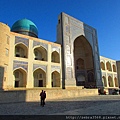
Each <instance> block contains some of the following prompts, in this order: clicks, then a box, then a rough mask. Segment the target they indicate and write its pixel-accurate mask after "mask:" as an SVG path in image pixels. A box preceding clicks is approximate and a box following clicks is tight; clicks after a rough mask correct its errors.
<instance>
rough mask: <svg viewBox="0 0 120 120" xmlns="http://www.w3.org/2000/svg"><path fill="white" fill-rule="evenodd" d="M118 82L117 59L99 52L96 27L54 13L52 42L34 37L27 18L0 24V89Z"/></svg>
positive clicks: (114, 84) (119, 67) (34, 28)
mask: <svg viewBox="0 0 120 120" xmlns="http://www.w3.org/2000/svg"><path fill="white" fill-rule="evenodd" d="M119 84H120V62H119V61H115V60H112V59H109V58H105V57H102V56H100V55H99V45H98V39H97V32H96V29H94V28H93V27H91V26H89V25H87V24H85V23H83V22H81V21H79V20H77V19H75V18H73V17H71V16H69V15H67V14H66V13H61V14H60V15H59V16H58V24H57V40H56V42H50V41H47V40H43V39H40V38H38V29H37V26H36V25H35V24H34V23H33V22H32V21H30V20H28V19H21V20H18V21H16V22H15V23H14V24H13V26H12V27H11V28H10V27H9V26H8V25H6V24H4V23H0V89H3V90H6V89H16V88H17V89H18V88H41V87H42V88H43V87H44V88H53V87H56V88H61V89H66V88H70V87H80V86H83V87H84V88H89V87H92V88H98V87H103V88H118V87H119Z"/></svg>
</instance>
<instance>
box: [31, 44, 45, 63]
mask: <svg viewBox="0 0 120 120" xmlns="http://www.w3.org/2000/svg"><path fill="white" fill-rule="evenodd" d="M33 53H34V59H35V60H42V61H47V50H46V49H45V48H44V47H42V46H36V47H34V49H33Z"/></svg>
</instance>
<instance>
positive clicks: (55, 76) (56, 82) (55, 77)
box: [51, 71, 60, 87]
mask: <svg viewBox="0 0 120 120" xmlns="http://www.w3.org/2000/svg"><path fill="white" fill-rule="evenodd" d="M51 84H52V87H60V73H58V72H57V71H54V72H52V83H51Z"/></svg>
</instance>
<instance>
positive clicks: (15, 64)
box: [13, 60, 28, 71]
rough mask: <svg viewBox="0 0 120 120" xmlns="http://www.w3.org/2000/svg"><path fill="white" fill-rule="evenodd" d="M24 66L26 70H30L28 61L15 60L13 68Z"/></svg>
mask: <svg viewBox="0 0 120 120" xmlns="http://www.w3.org/2000/svg"><path fill="white" fill-rule="evenodd" d="M20 67H21V68H23V69H24V70H25V71H28V62H23V61H16V60H14V61H13V70H15V69H17V68H20Z"/></svg>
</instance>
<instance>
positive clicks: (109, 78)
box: [108, 76, 113, 87]
mask: <svg viewBox="0 0 120 120" xmlns="http://www.w3.org/2000/svg"><path fill="white" fill-rule="evenodd" d="M108 84H109V87H113V81H112V77H111V76H108Z"/></svg>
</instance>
